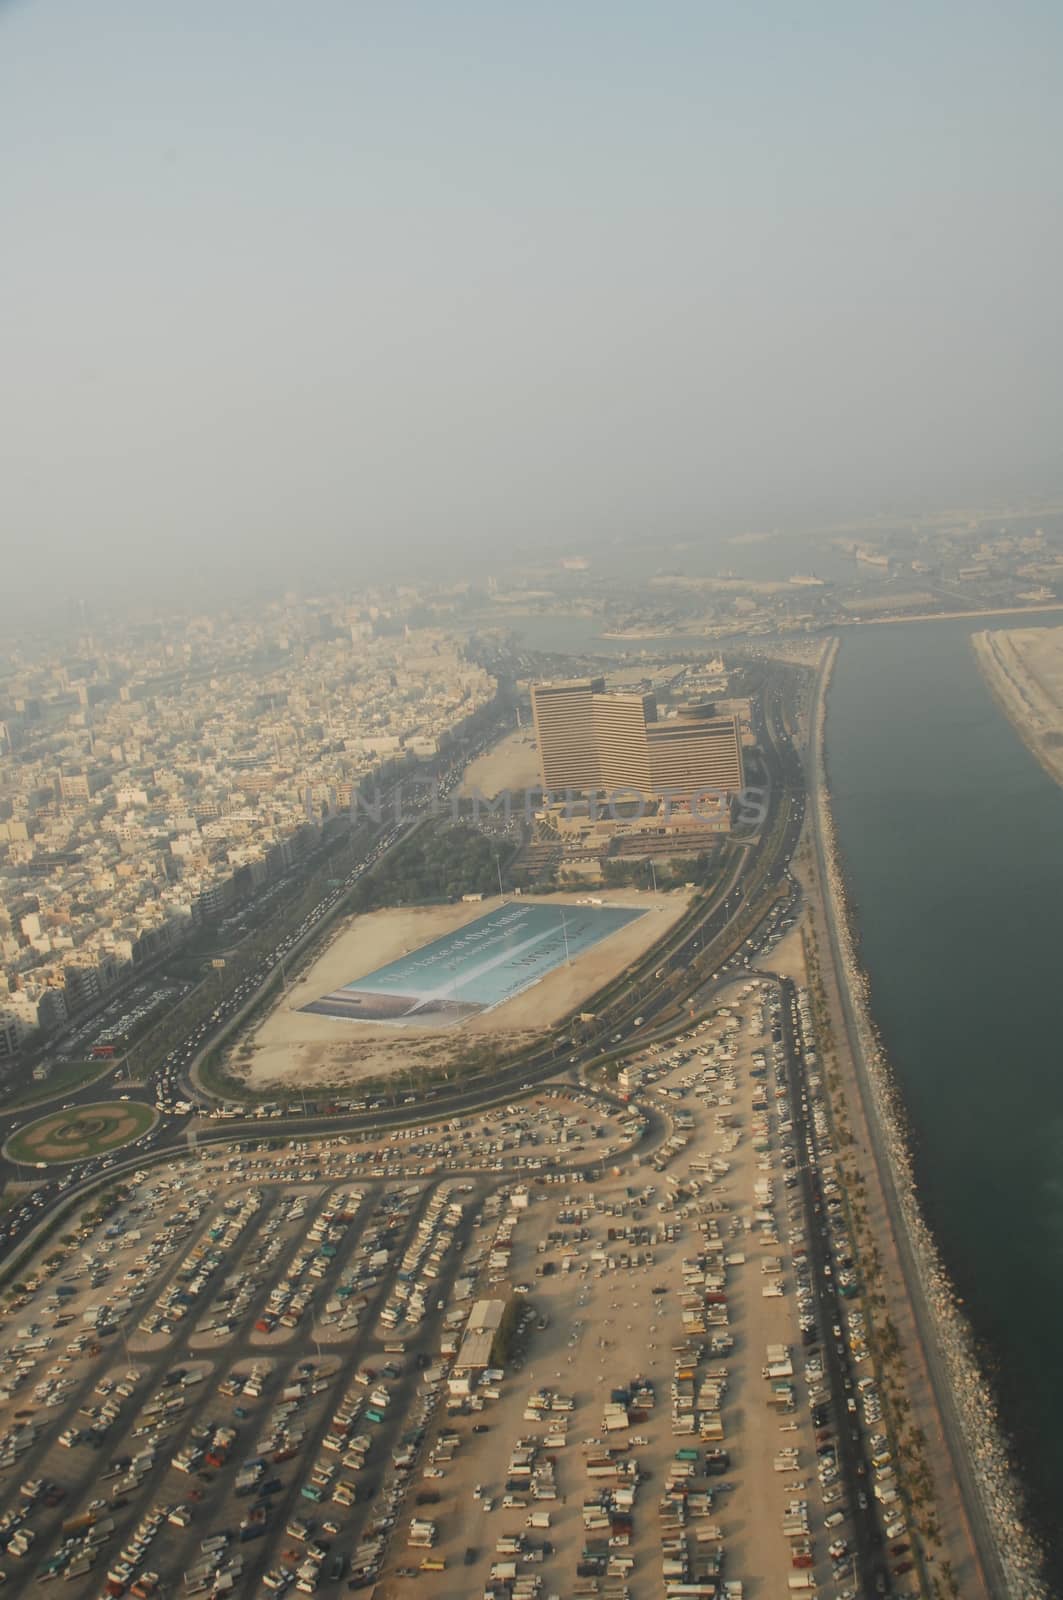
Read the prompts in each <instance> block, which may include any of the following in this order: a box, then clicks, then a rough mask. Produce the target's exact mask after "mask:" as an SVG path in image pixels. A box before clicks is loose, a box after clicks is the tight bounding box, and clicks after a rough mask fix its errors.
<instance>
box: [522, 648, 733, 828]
mask: <svg viewBox="0 0 1063 1600" xmlns="http://www.w3.org/2000/svg"><path fill="white" fill-rule="evenodd" d="M532 712H533V715H534V718H535V732H536V737H537V739H538V742H539V764H540V768H541V771H542V780H543V787H544V788H546V789H551V790H553V791H554V792H555V793H559V792H561V791H563V790H566V789H572V790H576V791H578V792H581V793H587V792H588V791H590V790H594V791H595V792H596V793H598V794H604V795H608V794H613V793H615V792H616V791H618V790H621V789H634V790H637V792H638V793H639V794H641V795H645V796H647V797H657V798H660V797H662V796H664V795H666V794H667V795H669V796H670V797H671V798H672V799H673V800H680V801H681V800H682V799H684V798H686V799H690V798H691V797H692V796H694V795H696V794H698V793H700V792H701V791H702V790H719V791H723V792H726V793H731V794H733V793H736V792H737V791H738V790H740V789H741V788H742V785H743V776H742V742H741V737H740V734H739V728H738V721H737V718H735V717H733V716H726V717H717V716H716V715H715V714H714V710H713V707H712V705H711V704H701V705H691V706H685V707H683V708H682V710H681V711H680V712H679V713H678V714H676V715H674V716H669V717H665V718H663V719H660V720H659V719H658V716H657V702H656V700H655V699H654V697H653V695H652V694H607V693H606V691H605V683H604V680H603V679H601V678H584V679H579V680H574V681H573V680H570V681H568V682H566V683H547V684H536V685H535V686H534V687H533V689H532Z"/></svg>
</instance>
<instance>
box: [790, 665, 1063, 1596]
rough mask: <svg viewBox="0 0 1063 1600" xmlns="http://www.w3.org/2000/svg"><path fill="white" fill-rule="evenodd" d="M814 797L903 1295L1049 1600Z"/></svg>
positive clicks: (973, 1457)
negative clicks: (921, 1314)
mask: <svg viewBox="0 0 1063 1600" xmlns="http://www.w3.org/2000/svg"><path fill="white" fill-rule="evenodd" d="M837 649H838V642H837V640H835V641H834V643H833V644H832V645H831V646H830V648H829V651H828V654H827V656H826V657H825V659H824V664H823V669H822V670H823V677H822V682H821V687H820V694H819V701H818V707H817V720H816V726H815V727H814V729H813V730H812V736H813V739H814V740H815V760H816V763H817V766H818V770H819V773H820V774H821V775H822V774H823V773H824V772H825V764H824V737H825V729H826V699H827V692H828V689H829V684H830V676H831V673H832V672H833V669H834V663H835V659H836V655H837ZM814 795H815V805H816V808H817V813H816V825H817V827H818V829H819V834H820V839H821V842H822V847H823V858H824V863H825V869H826V876H827V882H826V883H825V884H824V886H823V889H824V894H825V895H826V896H827V897H829V900H830V902H831V904H830V907H829V908H828V909H829V914H831V915H833V918H834V923H835V929H836V936H837V941H838V949H839V952H840V956H841V961H842V967H843V972H842V973H840V974H839V977H840V978H841V980H842V981H843V982H844V983H845V984H846V985H847V987H848V991H849V996H850V1003H851V1007H852V1015H853V1018H854V1019H855V1025H856V1030H857V1036H858V1037H857V1039H856V1040H855V1041H854V1043H855V1045H856V1047H857V1053H858V1054H859V1056H860V1062H858V1064H857V1068H858V1070H860V1067H861V1066H862V1068H863V1071H864V1074H865V1078H866V1082H867V1085H868V1088H869V1090H870V1098H871V1103H872V1105H873V1108H874V1114H875V1116H876V1117H877V1119H878V1124H879V1130H880V1136H881V1144H882V1147H883V1148H884V1150H885V1152H886V1157H887V1159H888V1161H889V1164H890V1173H891V1176H892V1182H893V1188H894V1191H895V1193H896V1196H897V1201H898V1205H899V1207H900V1211H901V1215H902V1218H903V1225H904V1228H905V1230H906V1233H907V1239H908V1246H909V1254H910V1256H911V1258H912V1260H913V1261H914V1263H915V1270H916V1273H917V1276H918V1280H919V1281H918V1282H917V1283H913V1284H910V1285H909V1289H910V1292H911V1293H912V1294H916V1295H920V1296H921V1297H922V1300H923V1303H924V1305H925V1307H926V1309H927V1311H928V1313H929V1317H930V1319H931V1321H932V1324H933V1328H934V1338H935V1344H936V1351H935V1353H936V1355H937V1356H938V1358H939V1359H940V1361H941V1363H942V1364H943V1366H944V1369H945V1373H946V1375H947V1381H948V1383H949V1385H950V1388H951V1392H952V1395H953V1397H954V1400H955V1409H956V1413H957V1416H958V1419H959V1424H960V1428H961V1430H962V1433H963V1439H964V1443H965V1446H966V1450H967V1455H968V1459H969V1462H970V1464H971V1474H970V1477H971V1479H972V1481H973V1483H974V1485H975V1490H976V1492H977V1493H978V1495H979V1497H980V1499H981V1504H982V1510H983V1514H984V1520H985V1522H986V1524H987V1525H988V1527H989V1530H990V1533H991V1536H992V1538H993V1540H994V1543H995V1546H996V1552H997V1557H998V1561H999V1565H1000V1568H1001V1570H1002V1571H1003V1572H1004V1575H1005V1580H1006V1583H1007V1594H1008V1596H1011V1597H1014V1600H1048V1597H1049V1591H1048V1589H1047V1587H1046V1585H1045V1583H1044V1579H1043V1577H1042V1572H1043V1555H1042V1551H1041V1549H1040V1547H1039V1545H1038V1542H1037V1540H1036V1538H1035V1536H1034V1534H1033V1532H1032V1530H1031V1529H1030V1527H1029V1526H1028V1523H1027V1520H1026V1514H1025V1508H1024V1503H1023V1492H1022V1486H1021V1483H1020V1481H1019V1477H1018V1474H1017V1472H1016V1469H1015V1466H1014V1463H1013V1461H1012V1459H1011V1456H1010V1454H1009V1451H1008V1447H1007V1443H1006V1440H1005V1437H1004V1432H1003V1429H1002V1427H1001V1424H1000V1417H999V1412H998V1409H997V1404H996V1399H995V1397H994V1395H993V1392H992V1389H991V1387H990V1385H989V1383H988V1381H987V1380H986V1378H985V1376H984V1374H983V1372H982V1371H981V1369H980V1366H979V1362H978V1359H977V1356H976V1351H975V1342H974V1338H973V1335H972V1332H971V1328H970V1324H969V1323H968V1321H967V1319H966V1317H965V1316H964V1313H963V1311H962V1309H961V1308H960V1305H959V1303H958V1300H957V1297H956V1293H955V1291H954V1289H953V1286H952V1284H951V1282H950V1280H949V1276H948V1273H947V1272H946V1270H945V1267H944V1264H943V1262H942V1260H941V1256H940V1254H939V1251H938V1248H937V1245H936V1243H935V1241H934V1238H933V1236H932V1234H931V1232H930V1229H929V1227H928V1226H927V1223H926V1220H925V1218H924V1217H923V1213H922V1207H921V1204H920V1200H919V1194H918V1190H917V1187H916V1181H915V1174H914V1169H913V1164H912V1157H911V1151H910V1149H909V1145H908V1140H907V1135H906V1132H905V1124H906V1118H905V1112H904V1107H903V1103H902V1100H901V1096H900V1093H899V1091H898V1089H897V1085H896V1083H895V1081H894V1077H893V1073H892V1070H891V1068H890V1065H889V1062H888V1060H887V1057H886V1053H885V1050H884V1048H883V1046H882V1042H881V1040H880V1039H879V1036H878V1033H877V1031H876V1029H875V1025H874V1023H873V1021H872V1017H871V1003H870V986H869V983H868V979H867V975H866V973H865V972H864V970H863V968H862V966H861V965H860V962H859V961H858V959H857V955H856V940H855V938H854V930H853V917H852V913H851V909H850V905H849V899H848V895H847V893H846V887H845V880H844V876H843V873H842V869H841V865H840V860H839V854H838V847H837V841H836V836H835V831H834V818H833V815H832V813H831V805H830V796H829V793H828V791H827V785H826V782H825V781H823V780H822V778H821V781H819V782H818V783H817V784H816V785H815V786H814ZM1001 1600H1003V1597H1001Z"/></svg>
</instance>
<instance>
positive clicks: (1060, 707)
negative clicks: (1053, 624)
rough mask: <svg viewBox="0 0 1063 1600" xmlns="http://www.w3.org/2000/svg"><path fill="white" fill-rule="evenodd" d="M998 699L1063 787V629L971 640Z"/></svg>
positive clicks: (1024, 630)
mask: <svg viewBox="0 0 1063 1600" xmlns="http://www.w3.org/2000/svg"><path fill="white" fill-rule="evenodd" d="M971 643H972V644H973V646H974V652H975V657H976V659H977V661H978V665H979V667H980V668H981V670H982V675H983V677H984V678H985V680H986V683H987V684H988V685H989V688H990V689H991V691H992V693H993V695H994V696H995V697H996V699H997V701H998V702H999V704H1000V705H1001V707H1002V708H1003V710H1004V711H1006V712H1007V714H1008V716H1009V717H1010V719H1011V721H1012V723H1013V724H1014V725H1015V728H1016V730H1017V732H1018V733H1019V735H1020V737H1021V738H1022V740H1023V742H1024V743H1025V744H1026V745H1027V746H1028V748H1029V749H1030V750H1031V751H1032V752H1033V754H1034V755H1035V756H1036V757H1037V759H1038V761H1039V762H1040V763H1041V765H1042V766H1043V767H1044V769H1045V771H1046V772H1047V773H1048V774H1049V776H1050V777H1053V778H1054V779H1055V780H1056V782H1057V783H1059V784H1063V628H1008V629H1003V628H1002V629H997V630H994V631H993V632H991V633H975V634H972V635H971Z"/></svg>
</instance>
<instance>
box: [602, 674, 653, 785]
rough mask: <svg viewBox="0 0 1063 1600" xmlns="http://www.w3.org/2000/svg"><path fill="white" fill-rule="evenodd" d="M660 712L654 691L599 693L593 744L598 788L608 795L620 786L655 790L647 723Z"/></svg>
mask: <svg viewBox="0 0 1063 1600" xmlns="http://www.w3.org/2000/svg"><path fill="white" fill-rule="evenodd" d="M656 715H657V702H656V700H655V699H654V698H653V695H652V694H596V695H595V696H594V743H595V747H596V749H597V752H598V775H599V788H600V789H601V790H603V791H604V792H605V793H606V794H615V792H616V791H617V790H618V789H637V790H638V792H639V794H649V793H650V792H651V790H652V789H653V775H652V773H651V771H650V750H649V745H648V744H647V742H646V724H647V723H648V722H652V720H653V718H654V717H655V716H656Z"/></svg>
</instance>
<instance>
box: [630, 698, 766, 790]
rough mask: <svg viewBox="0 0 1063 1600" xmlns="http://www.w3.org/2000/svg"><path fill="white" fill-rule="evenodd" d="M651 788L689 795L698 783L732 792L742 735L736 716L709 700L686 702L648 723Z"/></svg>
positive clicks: (739, 783)
mask: <svg viewBox="0 0 1063 1600" xmlns="http://www.w3.org/2000/svg"><path fill="white" fill-rule="evenodd" d="M646 737H647V741H648V744H649V756H650V775H651V779H652V785H653V791H654V793H655V794H663V793H665V792H667V793H669V794H671V795H673V796H684V797H690V796H691V795H695V794H697V793H698V792H699V791H701V790H702V789H710V790H711V789H717V790H723V791H725V792H726V793H729V794H736V793H737V792H738V790H739V789H741V788H742V787H743V775H742V740H741V735H740V733H739V729H738V719H737V718H736V717H717V716H714V715H713V708H712V706H711V705H710V706H685V707H684V708H683V710H682V711H680V713H679V715H678V716H675V717H669V718H667V720H666V721H664V722H651V723H650V725H649V726H648V727H647V729H646Z"/></svg>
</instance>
